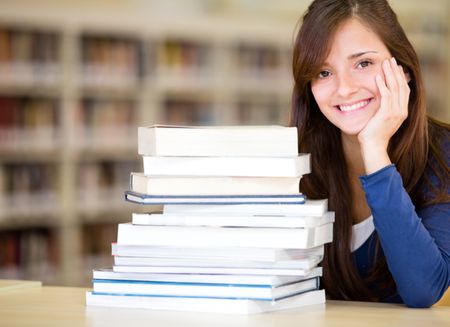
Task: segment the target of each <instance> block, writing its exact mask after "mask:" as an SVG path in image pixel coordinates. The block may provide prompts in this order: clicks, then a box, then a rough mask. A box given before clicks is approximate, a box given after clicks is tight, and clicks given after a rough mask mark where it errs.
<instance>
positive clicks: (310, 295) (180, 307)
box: [86, 290, 325, 314]
mask: <svg viewBox="0 0 450 327" xmlns="http://www.w3.org/2000/svg"><path fill="white" fill-rule="evenodd" d="M323 303H325V291H324V290H317V291H311V292H306V293H302V294H298V295H295V296H291V297H287V298H285V299H282V300H277V301H254V300H244V299H240V300H238V299H232V300H230V299H211V298H183V297H154V296H127V295H107V294H95V293H93V292H91V291H87V292H86V305H88V306H106V307H116V308H141V309H153V310H172V311H191V312H209V313H229V314H254V313H262V312H269V311H278V310H286V309H291V308H298V307H301V306H305V305H313V304H323Z"/></svg>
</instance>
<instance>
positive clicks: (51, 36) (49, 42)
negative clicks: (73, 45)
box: [0, 27, 59, 65]
mask: <svg viewBox="0 0 450 327" xmlns="http://www.w3.org/2000/svg"><path fill="white" fill-rule="evenodd" d="M58 60H59V38H58V35H57V34H56V33H52V32H40V31H31V30H25V29H10V28H4V27H0V64H1V65H3V64H9V63H12V62H19V63H25V62H33V63H39V64H45V63H56V62H57V61H58Z"/></svg>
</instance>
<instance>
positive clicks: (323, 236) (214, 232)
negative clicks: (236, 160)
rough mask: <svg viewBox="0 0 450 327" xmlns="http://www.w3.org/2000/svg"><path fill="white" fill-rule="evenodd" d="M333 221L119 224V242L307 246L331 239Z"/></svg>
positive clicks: (204, 245)
mask: <svg viewBox="0 0 450 327" xmlns="http://www.w3.org/2000/svg"><path fill="white" fill-rule="evenodd" d="M332 237H333V224H332V223H329V224H324V225H322V226H317V227H312V228H258V227H250V228H246V227H238V228H235V227H230V228H228V227H219V228H218V227H204V226H201V227H191V226H189V227H184V226H183V227H180V226H170V227H166V226H149V225H132V224H131V223H123V224H119V229H118V233H117V244H127V245H157V246H179V247H183V246H187V247H222V246H223V247H226V246H229V247H250V248H253V247H260V248H261V247H262V248H263V247H266V246H267V245H269V244H270V247H272V248H286V249H308V248H312V247H315V246H319V245H322V244H325V243H328V242H331V240H332Z"/></svg>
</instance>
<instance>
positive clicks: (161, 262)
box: [114, 255, 322, 269]
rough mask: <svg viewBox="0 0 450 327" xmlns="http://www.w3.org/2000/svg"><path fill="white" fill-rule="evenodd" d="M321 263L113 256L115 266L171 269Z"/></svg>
mask: <svg viewBox="0 0 450 327" xmlns="http://www.w3.org/2000/svg"><path fill="white" fill-rule="evenodd" d="M321 261H322V256H309V257H305V258H302V259H297V260H284V261H275V262H268V261H253V260H247V261H244V260H233V259H228V260H226V259H222V258H218V259H217V258H216V259H215V258H204V259H203V258H202V259H191V258H151V257H127V256H118V255H116V256H114V264H115V265H116V266H171V267H216V268H220V267H224V268H264V269H285V268H286V269H312V268H314V267H316V266H317V265H318V264H319V263H320V262H321Z"/></svg>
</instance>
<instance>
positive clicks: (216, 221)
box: [132, 211, 334, 228]
mask: <svg viewBox="0 0 450 327" xmlns="http://www.w3.org/2000/svg"><path fill="white" fill-rule="evenodd" d="M132 219H133V220H132V223H133V224H134V225H155V226H216V227H284V228H290V227H299V228H301V227H303V228H307V227H316V226H320V225H324V224H329V223H332V222H334V212H331V211H330V212H327V213H325V214H324V215H323V216H318V217H314V216H283V215H251V214H242V215H239V214H232V213H230V214H213V213H211V214H208V213H198V214H195V213H193V214H191V213H187V214H183V213H175V214H172V213H164V214H160V213H133V214H132Z"/></svg>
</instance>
